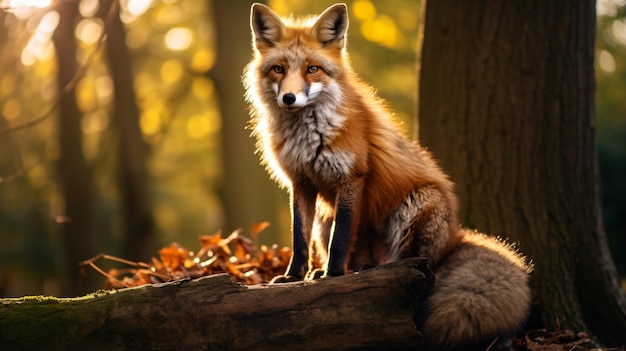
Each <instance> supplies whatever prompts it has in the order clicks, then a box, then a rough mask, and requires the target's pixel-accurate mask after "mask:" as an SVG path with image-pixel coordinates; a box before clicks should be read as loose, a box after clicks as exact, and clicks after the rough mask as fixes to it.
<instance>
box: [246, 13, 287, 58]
mask: <svg viewBox="0 0 626 351" xmlns="http://www.w3.org/2000/svg"><path fill="white" fill-rule="evenodd" d="M250 27H251V28H252V39H253V40H252V45H254V47H255V48H256V49H263V48H269V47H273V46H274V45H275V44H276V43H277V42H278V41H279V40H280V38H281V35H282V32H283V21H282V20H281V19H280V17H278V15H277V14H276V13H274V11H272V10H271V9H270V8H269V7H267V6H265V5H263V4H259V3H255V4H252V8H251V9H250Z"/></svg>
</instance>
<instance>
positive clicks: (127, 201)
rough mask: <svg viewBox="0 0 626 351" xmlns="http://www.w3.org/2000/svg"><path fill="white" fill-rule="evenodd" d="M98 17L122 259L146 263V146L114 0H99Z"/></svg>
mask: <svg viewBox="0 0 626 351" xmlns="http://www.w3.org/2000/svg"><path fill="white" fill-rule="evenodd" d="M100 8H101V9H100V12H101V13H100V16H101V17H102V19H103V20H104V21H105V22H106V23H107V38H106V57H107V61H108V62H109V65H108V66H109V71H110V72H111V78H112V79H113V86H114V94H115V106H114V110H113V120H114V121H115V126H116V127H117V130H118V131H119V146H118V154H119V173H120V175H119V182H120V188H121V189H120V194H121V195H122V203H123V210H124V245H123V247H124V255H123V256H124V257H126V258H128V259H130V260H136V261H147V260H149V259H150V257H152V256H151V255H152V253H153V252H155V251H156V250H157V248H158V247H157V244H156V239H155V235H154V220H153V217H152V202H151V198H150V188H149V184H150V182H149V180H148V170H147V165H146V153H147V150H146V149H147V146H146V144H145V143H144V141H143V136H142V134H141V128H140V126H139V109H138V108H137V102H136V98H135V89H134V85H133V75H132V72H131V65H130V62H131V60H130V55H129V53H128V48H127V47H126V44H125V43H126V41H125V38H126V30H125V28H124V24H123V23H122V21H121V20H120V16H119V6H118V4H117V1H113V0H103V1H101V4H100Z"/></svg>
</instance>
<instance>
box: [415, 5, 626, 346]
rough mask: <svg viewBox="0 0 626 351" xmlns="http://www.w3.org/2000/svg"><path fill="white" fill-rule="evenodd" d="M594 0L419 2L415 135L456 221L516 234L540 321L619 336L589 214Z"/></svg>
mask: <svg viewBox="0 0 626 351" xmlns="http://www.w3.org/2000/svg"><path fill="white" fill-rule="evenodd" d="M594 31H595V2H594V1H593V0H584V1H569V0H561V1H543V0H533V1H528V0H524V1H487V0H483V1H473V2H471V3H470V2H458V1H450V0H437V1H430V2H428V5H427V9H426V23H425V33H424V44H423V51H422V66H421V79H420V85H421V87H420V92H421V93H420V98H419V101H420V108H419V114H420V140H421V142H422V144H424V145H425V146H427V147H428V148H430V149H431V150H432V151H433V152H434V154H435V157H437V158H438V159H439V160H440V161H441V164H442V166H443V168H444V169H445V170H447V172H448V173H449V174H450V175H451V178H452V180H453V181H455V182H456V183H457V191H458V193H459V196H460V211H461V215H460V218H461V221H462V223H463V224H464V225H466V226H469V227H472V228H476V229H478V230H480V231H484V232H490V233H493V234H498V235H501V236H504V237H510V238H512V239H514V240H519V241H521V244H522V249H523V251H525V253H526V254H528V255H529V256H530V257H531V258H532V259H533V260H534V263H535V272H534V289H535V290H536V293H537V302H538V303H539V308H540V310H541V316H542V321H543V323H544V324H545V325H546V326H549V327H556V326H561V327H565V328H573V329H578V330H585V329H587V326H588V327H589V328H590V329H591V331H592V332H593V333H595V334H596V335H597V336H598V337H600V338H601V340H603V341H605V342H607V343H612V344H620V343H622V344H623V343H625V342H626V333H624V330H626V299H625V298H624V294H623V293H622V292H621V290H620V287H619V284H618V280H617V274H616V271H615V268H614V265H613V263H612V260H611V257H610V254H609V251H608V248H607V243H606V240H605V236H604V232H603V229H602V225H601V219H600V208H599V201H598V174H597V166H596V151H595V140H594V101H593V96H594V95H593V94H594V73H593V50H594Z"/></svg>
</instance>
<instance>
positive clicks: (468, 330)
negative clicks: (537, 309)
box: [421, 231, 532, 350]
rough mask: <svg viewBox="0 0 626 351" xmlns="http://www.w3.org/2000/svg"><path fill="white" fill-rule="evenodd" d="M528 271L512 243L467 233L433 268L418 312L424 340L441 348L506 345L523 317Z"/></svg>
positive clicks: (526, 305)
mask: <svg viewBox="0 0 626 351" xmlns="http://www.w3.org/2000/svg"><path fill="white" fill-rule="evenodd" d="M531 271H532V266H531V265H529V264H527V263H526V259H525V258H524V257H523V256H522V255H520V254H519V253H518V252H517V251H516V250H515V249H514V248H513V247H512V246H511V245H509V244H506V243H504V242H503V241H502V240H500V239H497V238H493V237H489V236H487V235H484V234H480V233H477V232H469V231H468V232H467V235H465V237H464V242H463V243H462V244H461V245H460V246H459V247H457V249H456V250H454V251H453V252H452V253H451V254H450V255H449V256H448V257H447V258H446V259H445V260H444V261H443V262H441V264H440V265H439V266H438V267H437V268H436V269H435V287H434V289H433V290H432V291H431V293H430V294H429V295H428V296H427V297H426V298H425V301H424V302H423V304H424V306H425V309H424V310H423V311H422V314H421V316H423V318H421V320H422V325H421V329H422V333H423V335H424V339H425V341H426V343H427V344H428V345H429V346H431V347H432V348H434V349H441V350H469V349H481V350H486V349H487V348H488V347H489V345H492V344H496V345H503V343H506V341H507V340H508V339H509V337H511V336H513V335H515V333H517V332H519V331H520V329H521V328H522V327H523V324H524V322H525V320H526V317H527V314H528V310H529V307H530V303H531V292H530V288H529V286H528V280H529V273H530V272H531ZM502 337H506V340H502V339H498V338H502Z"/></svg>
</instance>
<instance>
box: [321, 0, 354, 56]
mask: <svg viewBox="0 0 626 351" xmlns="http://www.w3.org/2000/svg"><path fill="white" fill-rule="evenodd" d="M313 28H314V30H315V33H317V38H318V39H319V41H320V42H321V43H322V44H323V45H324V46H325V47H328V46H333V47H337V48H343V47H345V45H346V35H347V32H348V7H347V6H346V4H335V5H333V6H331V7H329V8H327V9H326V10H325V11H324V12H322V14H321V15H320V16H319V18H318V19H317V21H316V22H315V25H314V27H313Z"/></svg>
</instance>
